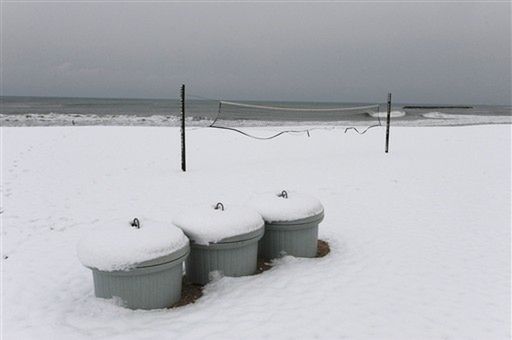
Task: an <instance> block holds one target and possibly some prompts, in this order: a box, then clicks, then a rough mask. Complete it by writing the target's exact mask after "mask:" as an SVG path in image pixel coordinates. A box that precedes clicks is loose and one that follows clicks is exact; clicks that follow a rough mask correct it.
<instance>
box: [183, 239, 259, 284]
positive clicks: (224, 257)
mask: <svg viewBox="0 0 512 340" xmlns="http://www.w3.org/2000/svg"><path fill="white" fill-rule="evenodd" d="M258 239H259V238H257V239H254V240H252V242H249V243H248V242H247V241H244V242H235V243H233V244H232V247H226V244H221V245H222V247H220V249H219V248H217V247H216V245H215V244H212V245H210V246H208V247H205V246H197V245H194V244H192V245H191V247H190V248H191V250H190V255H189V257H188V259H187V262H186V273H187V278H188V279H189V280H190V282H193V283H197V284H206V283H208V281H209V275H210V273H211V272H212V271H219V272H220V273H222V274H223V275H225V276H245V275H251V274H254V273H255V272H256V268H257V256H258ZM240 245H241V246H240Z"/></svg>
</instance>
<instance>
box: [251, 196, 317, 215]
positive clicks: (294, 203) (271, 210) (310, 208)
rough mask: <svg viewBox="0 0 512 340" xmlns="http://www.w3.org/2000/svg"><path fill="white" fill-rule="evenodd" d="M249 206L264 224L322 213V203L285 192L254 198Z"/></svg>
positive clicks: (308, 197) (315, 199)
mask: <svg viewBox="0 0 512 340" xmlns="http://www.w3.org/2000/svg"><path fill="white" fill-rule="evenodd" d="M250 205H251V206H252V207H253V208H254V209H256V211H258V212H259V213H260V215H261V216H263V219H264V220H265V221H266V222H282V221H294V220H300V219H305V218H308V217H312V216H316V215H320V214H322V213H323V211H324V207H323V206H322V203H320V201H319V200H318V199H317V198H315V197H313V196H310V195H306V194H301V193H297V192H294V191H286V190H283V191H281V192H278V193H275V192H269V193H264V194H260V195H257V196H254V197H253V198H252V199H251V201H250Z"/></svg>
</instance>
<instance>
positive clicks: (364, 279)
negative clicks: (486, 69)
mask: <svg viewBox="0 0 512 340" xmlns="http://www.w3.org/2000/svg"><path fill="white" fill-rule="evenodd" d="M269 130H270V129H267V128H251V129H248V131H250V132H251V133H254V134H256V135H265V134H267V133H270V132H275V130H274V131H269ZM343 131H344V130H343V129H342V128H340V129H330V130H320V129H318V130H312V131H311V137H307V136H304V135H284V136H282V137H280V138H276V139H273V140H270V141H257V140H253V139H249V138H246V137H244V136H242V135H240V134H237V133H234V132H230V131H222V130H217V129H195V130H193V129H190V130H188V131H187V152H188V158H187V165H188V170H187V172H186V173H182V172H181V170H180V156H179V155H180V144H179V140H180V134H179V129H177V128H163V127H20V128H7V127H3V128H2V129H1V133H2V143H3V146H2V147H3V149H2V164H1V166H2V176H3V178H2V183H1V184H2V187H1V190H2V199H3V201H2V210H3V213H2V214H0V217H1V219H2V226H3V227H2V261H1V264H2V303H3V309H2V310H3V314H2V317H1V319H2V323H1V324H2V329H3V330H2V332H3V334H2V335H3V339H6V340H8V339H123V340H125V339H155V338H159V339H162V338H176V339H198V338H206V337H208V338H212V339H240V338H245V339H262V338H269V339H270V338H277V339H280V338H296V339H297V338H300V339H312V338H324V339H341V338H346V339H356V340H357V339H429V340H430V339H477V340H480V339H486V340H488V339H489V340H491V339H492V340H494V339H509V338H510V335H511V334H510V317H511V314H510V298H511V296H510V283H511V282H510V268H511V261H510V250H511V245H510V241H511V238H510V226H511V205H510V202H511V194H510V193H511V178H510V173H511V126H510V125H486V126H470V127H434V128H426V127H420V128H410V127H403V128H399V127H395V126H393V125H392V127H391V134H390V153H389V154H385V153H384V140H385V130H384V129H383V128H374V129H371V130H369V131H368V133H366V134H365V135H361V136H360V135H357V134H349V133H347V134H344V133H343ZM283 188H285V189H289V190H292V191H297V192H303V193H309V194H311V195H313V196H315V197H317V198H318V199H319V200H320V201H321V202H322V204H323V205H324V207H325V212H326V216H325V219H324V221H323V222H322V224H321V226H320V229H319V237H320V238H321V239H324V240H327V241H328V242H329V244H330V246H331V253H330V254H329V255H327V256H326V257H324V258H319V259H299V258H292V257H285V258H282V259H280V260H277V261H276V262H275V265H274V267H273V268H272V269H271V270H269V271H266V272H264V273H262V274H259V275H254V276H248V277H243V278H228V277H224V278H220V279H219V280H217V281H215V282H213V283H211V284H208V285H207V286H206V289H205V294H204V295H203V297H201V298H200V299H199V300H197V302H196V303H195V304H192V305H188V306H185V307H181V308H176V309H170V310H155V311H132V310H129V309H126V308H122V307H120V306H119V305H118V303H119V302H118V301H116V300H102V299H97V298H95V297H94V290H93V283H92V280H91V273H90V270H89V269H87V268H86V267H84V266H82V265H81V263H80V262H79V260H78V258H77V256H76V244H77V242H79V241H80V240H81V239H83V238H84V237H86V236H87V235H88V234H90V232H91V230H92V229H93V228H94V227H96V226H98V225H100V224H102V223H103V221H107V220H111V219H117V218H120V217H121V218H124V217H127V218H131V217H135V216H137V217H140V219H141V222H142V225H143V226H144V223H145V222H144V221H145V220H146V218H152V219H155V220H158V221H172V219H173V217H175V216H176V215H177V214H178V213H179V211H181V210H183V209H185V208H187V207H188V206H190V204H191V203H192V202H193V203H194V204H195V203H197V204H200V203H205V204H212V203H215V202H217V201H219V200H220V201H221V202H226V203H232V204H234V203H237V204H238V202H240V204H242V203H243V202H247V201H248V200H249V199H250V197H251V196H252V195H254V194H257V193H261V192H266V191H270V192H280V191H281V190H282V189H283Z"/></svg>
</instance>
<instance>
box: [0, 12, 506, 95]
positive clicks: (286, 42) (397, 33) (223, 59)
mask: <svg viewBox="0 0 512 340" xmlns="http://www.w3.org/2000/svg"><path fill="white" fill-rule="evenodd" d="M510 7H511V5H510V3H488V4H485V3H459V4H457V3H444V4H443V3H430V4H429V3H381V4H378V3H363V4H357V3H316V4H315V3H245V4H244V3H216V4H211V3H210V4H207V3H189V4H187V3H151V4H149V3H112V2H110V3H69V2H68V3H4V4H3V13H2V25H3V51H2V57H3V65H2V66H3V93H4V95H35V96H80V97H82V96H85V97H136V98H146V97H147V98H175V97H177V95H178V87H179V85H180V84H181V83H185V84H187V86H188V89H189V92H191V93H194V94H199V95H203V96H206V97H213V98H223V99H228V98H229V99H268V100H305V101H308V100H317V101H342V102H343V101H346V102H349V101H350V102H375V101H378V102H384V101H385V98H386V94H387V92H392V93H393V97H394V99H395V100H396V101H397V102H409V103H467V104H507V103H508V104H510V100H511V66H510V62H511V54H510V53H511V42H510V39H511V31H510V30H511V23H510V22H511V13H510V10H511V8H510Z"/></svg>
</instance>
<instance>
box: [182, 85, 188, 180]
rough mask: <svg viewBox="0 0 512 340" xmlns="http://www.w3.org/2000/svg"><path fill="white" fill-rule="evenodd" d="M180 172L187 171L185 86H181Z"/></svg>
mask: <svg viewBox="0 0 512 340" xmlns="http://www.w3.org/2000/svg"><path fill="white" fill-rule="evenodd" d="M181 170H182V171H183V172H185V171H187V161H186V157H185V84H183V85H181Z"/></svg>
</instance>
